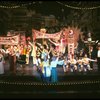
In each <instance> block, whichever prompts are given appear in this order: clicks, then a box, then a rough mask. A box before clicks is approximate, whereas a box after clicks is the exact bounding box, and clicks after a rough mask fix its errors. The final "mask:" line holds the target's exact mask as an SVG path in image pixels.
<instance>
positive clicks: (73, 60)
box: [69, 54, 77, 72]
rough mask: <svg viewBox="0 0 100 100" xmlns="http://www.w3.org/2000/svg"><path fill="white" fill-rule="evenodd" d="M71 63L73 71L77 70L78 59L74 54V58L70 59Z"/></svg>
mask: <svg viewBox="0 0 100 100" xmlns="http://www.w3.org/2000/svg"><path fill="white" fill-rule="evenodd" d="M69 63H70V70H71V72H73V71H75V70H77V66H76V63H77V61H76V60H75V59H74V55H73V54H72V58H71V59H70V60H69Z"/></svg>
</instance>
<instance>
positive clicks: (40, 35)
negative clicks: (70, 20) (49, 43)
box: [32, 29, 61, 40]
mask: <svg viewBox="0 0 100 100" xmlns="http://www.w3.org/2000/svg"><path fill="white" fill-rule="evenodd" d="M32 34H33V40H35V39H41V38H45V39H46V38H49V39H50V38H52V39H58V40H59V38H60V35H61V31H60V32H57V33H53V34H49V33H46V34H43V33H42V32H40V31H37V30H34V29H33V30H32Z"/></svg>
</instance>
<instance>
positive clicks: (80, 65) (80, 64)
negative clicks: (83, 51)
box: [77, 57, 83, 72]
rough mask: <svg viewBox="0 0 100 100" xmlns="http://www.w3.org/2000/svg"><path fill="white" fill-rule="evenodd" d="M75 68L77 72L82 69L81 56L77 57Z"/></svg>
mask: <svg viewBox="0 0 100 100" xmlns="http://www.w3.org/2000/svg"><path fill="white" fill-rule="evenodd" d="M77 64H78V66H77V69H78V71H79V72H81V71H82V70H83V62H82V57H79V59H78V60H77Z"/></svg>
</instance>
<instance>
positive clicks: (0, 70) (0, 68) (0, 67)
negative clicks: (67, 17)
mask: <svg viewBox="0 0 100 100" xmlns="http://www.w3.org/2000/svg"><path fill="white" fill-rule="evenodd" d="M0 74H4V57H3V54H2V53H1V52H0Z"/></svg>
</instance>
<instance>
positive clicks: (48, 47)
mask: <svg viewBox="0 0 100 100" xmlns="http://www.w3.org/2000/svg"><path fill="white" fill-rule="evenodd" d="M1 51H2V49H0V54H1V56H0V57H2V58H3V57H4V58H5V55H8V57H9V63H10V69H11V71H12V72H14V73H16V64H17V63H20V64H22V65H25V64H29V63H30V57H32V63H33V68H34V67H36V68H37V70H39V72H40V73H41V75H42V78H43V80H44V81H46V82H50V81H51V82H57V81H58V78H57V65H61V66H62V68H63V70H64V72H69V71H70V72H87V71H89V70H93V68H91V66H90V62H97V59H95V58H94V59H93V58H89V57H88V56H87V54H88V53H86V52H85V53H84V50H83V51H82V50H80V51H79V53H78V54H72V55H71V56H72V58H70V59H69V57H68V51H67V43H66V39H65V38H64V36H62V38H61V39H60V40H57V41H53V40H52V39H47V40H43V43H42V44H41V43H40V42H38V41H36V40H35V41H33V42H31V41H27V44H26V45H23V44H18V45H14V46H7V47H6V48H4V51H2V52H1ZM83 53H84V55H83ZM81 54H82V55H81ZM99 56H100V55H99ZM0 59H1V58H0ZM2 73H4V70H3V72H1V74H2Z"/></svg>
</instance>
